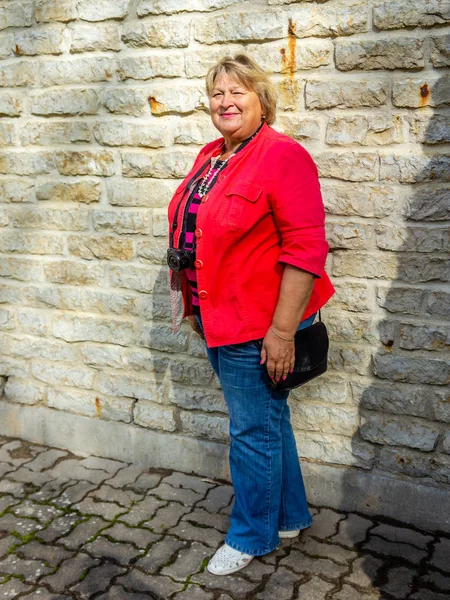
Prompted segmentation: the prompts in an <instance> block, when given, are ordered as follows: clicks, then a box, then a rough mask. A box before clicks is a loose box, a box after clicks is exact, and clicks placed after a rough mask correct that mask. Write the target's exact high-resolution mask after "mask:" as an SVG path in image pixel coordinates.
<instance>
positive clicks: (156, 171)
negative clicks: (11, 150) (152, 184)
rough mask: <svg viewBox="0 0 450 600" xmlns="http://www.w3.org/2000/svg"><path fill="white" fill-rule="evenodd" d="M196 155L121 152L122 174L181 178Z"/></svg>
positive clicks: (179, 152)
mask: <svg viewBox="0 0 450 600" xmlns="http://www.w3.org/2000/svg"><path fill="white" fill-rule="evenodd" d="M196 156H197V152H192V151H190V150H183V151H177V150H171V151H170V152H164V151H163V152H158V153H150V152H146V153H144V152H122V174H123V176H124V177H156V178H157V179H171V178H178V179H182V178H184V177H186V173H188V172H189V171H190V169H191V167H192V164H193V163H194V160H195V158H196ZM0 161H1V154H0ZM0 165H1V162H0Z"/></svg>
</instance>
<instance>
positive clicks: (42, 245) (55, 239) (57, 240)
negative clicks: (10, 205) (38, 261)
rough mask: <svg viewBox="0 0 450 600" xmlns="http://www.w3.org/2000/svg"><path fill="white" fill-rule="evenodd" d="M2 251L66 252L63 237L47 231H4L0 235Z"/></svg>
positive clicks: (26, 252)
mask: <svg viewBox="0 0 450 600" xmlns="http://www.w3.org/2000/svg"><path fill="white" fill-rule="evenodd" d="M0 252H19V253H20V254H65V244H64V240H63V238H62V237H60V236H58V235H53V234H51V233H46V234H45V236H43V235H42V234H41V233H24V232H19V231H4V232H3V233H2V235H1V237H0Z"/></svg>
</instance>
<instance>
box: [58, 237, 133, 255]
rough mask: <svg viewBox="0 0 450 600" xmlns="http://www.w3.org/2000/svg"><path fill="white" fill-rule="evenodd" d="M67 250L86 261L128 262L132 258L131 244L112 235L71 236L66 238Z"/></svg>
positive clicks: (129, 241)
mask: <svg viewBox="0 0 450 600" xmlns="http://www.w3.org/2000/svg"><path fill="white" fill-rule="evenodd" d="M68 248H69V253H70V254H72V255H73V256H78V257H79V258H84V259H86V260H91V259H95V258H97V259H99V260H130V259H131V258H132V257H133V242H132V241H131V240H128V239H126V240H123V239H119V238H117V237H114V236H112V235H105V236H101V237H94V236H79V235H71V236H69V238H68Z"/></svg>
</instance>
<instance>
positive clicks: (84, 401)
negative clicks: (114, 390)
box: [47, 389, 133, 423]
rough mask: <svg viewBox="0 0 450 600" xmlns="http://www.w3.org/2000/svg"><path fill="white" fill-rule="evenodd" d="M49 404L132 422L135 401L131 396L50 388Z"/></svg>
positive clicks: (54, 406)
mask: <svg viewBox="0 0 450 600" xmlns="http://www.w3.org/2000/svg"><path fill="white" fill-rule="evenodd" d="M47 405H48V406H49V407H50V408H55V409H57V410H63V411H65V412H71V413H77V414H80V415H86V416H88V417H100V418H102V419H108V420H111V421H123V422H125V423H130V422H131V419H132V414H133V401H132V400H130V399H129V398H108V397H106V396H101V397H99V396H96V395H95V394H92V393H89V392H81V391H75V390H70V391H69V390H64V391H61V390H56V389H50V390H49V391H48V398H47Z"/></svg>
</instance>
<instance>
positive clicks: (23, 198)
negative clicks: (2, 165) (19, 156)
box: [0, 178, 35, 202]
mask: <svg viewBox="0 0 450 600" xmlns="http://www.w3.org/2000/svg"><path fill="white" fill-rule="evenodd" d="M0 196H1V198H2V202H34V201H35V198H34V188H33V184H32V183H31V182H28V181H25V180H22V179H9V178H4V179H3V180H2V181H0Z"/></svg>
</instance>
